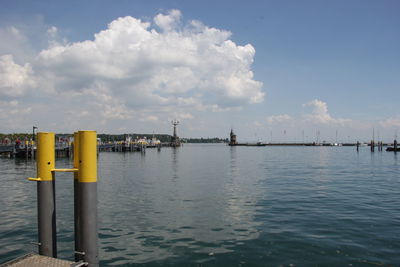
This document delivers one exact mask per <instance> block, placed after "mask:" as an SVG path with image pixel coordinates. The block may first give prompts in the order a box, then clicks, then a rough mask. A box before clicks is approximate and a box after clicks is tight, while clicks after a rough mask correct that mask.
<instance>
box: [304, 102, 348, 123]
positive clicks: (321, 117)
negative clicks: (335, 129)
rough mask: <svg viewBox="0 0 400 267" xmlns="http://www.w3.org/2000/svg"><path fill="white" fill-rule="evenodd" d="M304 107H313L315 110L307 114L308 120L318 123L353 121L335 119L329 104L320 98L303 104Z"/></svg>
mask: <svg viewBox="0 0 400 267" xmlns="http://www.w3.org/2000/svg"><path fill="white" fill-rule="evenodd" d="M303 107H312V108H313V110H312V112H311V114H306V115H305V119H306V121H309V122H312V123H316V124H339V125H342V126H343V125H345V124H348V123H351V120H349V119H335V118H333V117H332V116H331V115H330V114H329V112H328V105H327V104H326V103H325V102H323V101H321V100H318V99H314V100H313V101H311V102H308V103H306V104H303Z"/></svg>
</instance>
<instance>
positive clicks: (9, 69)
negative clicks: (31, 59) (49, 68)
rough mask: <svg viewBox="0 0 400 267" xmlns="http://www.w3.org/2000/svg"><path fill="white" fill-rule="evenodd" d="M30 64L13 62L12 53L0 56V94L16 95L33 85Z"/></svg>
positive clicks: (21, 93)
mask: <svg viewBox="0 0 400 267" xmlns="http://www.w3.org/2000/svg"><path fill="white" fill-rule="evenodd" d="M32 74H33V73H32V68H31V66H30V64H28V63H27V64H25V65H24V66H21V65H18V64H16V63H15V62H14V59H13V56H12V55H3V56H0V95H3V96H10V97H16V96H21V95H23V94H24V93H25V92H26V91H27V89H28V88H30V87H33V86H35V81H34V80H33V78H32Z"/></svg>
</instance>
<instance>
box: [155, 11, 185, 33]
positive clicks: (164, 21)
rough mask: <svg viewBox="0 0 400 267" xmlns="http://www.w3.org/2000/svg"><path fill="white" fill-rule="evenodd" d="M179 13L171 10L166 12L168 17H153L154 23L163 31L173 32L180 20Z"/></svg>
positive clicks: (159, 15) (161, 15) (160, 15)
mask: <svg viewBox="0 0 400 267" xmlns="http://www.w3.org/2000/svg"><path fill="white" fill-rule="evenodd" d="M181 16H182V14H181V12H180V11H179V10H176V9H173V10H171V11H169V12H168V15H163V14H158V15H157V16H155V17H154V23H155V24H156V25H157V26H158V27H160V28H161V29H162V30H163V31H166V32H169V31H172V30H174V29H175V28H176V27H177V26H178V24H179V22H180V19H181Z"/></svg>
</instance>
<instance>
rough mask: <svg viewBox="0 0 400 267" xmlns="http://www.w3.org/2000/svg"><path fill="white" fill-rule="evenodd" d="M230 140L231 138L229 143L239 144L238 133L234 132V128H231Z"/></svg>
mask: <svg viewBox="0 0 400 267" xmlns="http://www.w3.org/2000/svg"><path fill="white" fill-rule="evenodd" d="M230 137H231V138H230V140H229V145H230V146H231V145H237V143H238V142H237V140H236V134H234V133H233V129H231V136H230Z"/></svg>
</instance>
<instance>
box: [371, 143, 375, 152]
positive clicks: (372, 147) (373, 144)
mask: <svg viewBox="0 0 400 267" xmlns="http://www.w3.org/2000/svg"><path fill="white" fill-rule="evenodd" d="M374 151H375V143H374V140H371V152H374Z"/></svg>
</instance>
